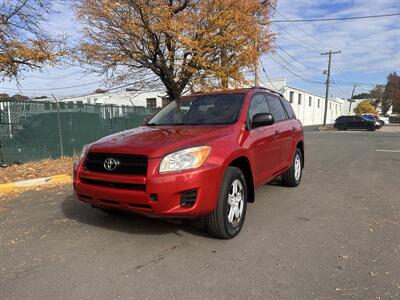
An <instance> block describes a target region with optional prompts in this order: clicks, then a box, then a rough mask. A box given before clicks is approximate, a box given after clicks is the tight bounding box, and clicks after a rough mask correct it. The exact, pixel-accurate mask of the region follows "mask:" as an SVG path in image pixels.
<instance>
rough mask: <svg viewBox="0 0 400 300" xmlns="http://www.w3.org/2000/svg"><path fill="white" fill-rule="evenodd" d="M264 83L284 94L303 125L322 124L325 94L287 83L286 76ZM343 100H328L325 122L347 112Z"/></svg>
mask: <svg viewBox="0 0 400 300" xmlns="http://www.w3.org/2000/svg"><path fill="white" fill-rule="evenodd" d="M266 83H267V87H268V88H270V89H273V90H276V91H279V92H280V93H282V94H283V95H284V96H285V98H286V99H287V100H288V101H289V102H290V104H291V105H292V107H293V110H294V112H295V113H296V116H297V118H298V119H299V120H300V121H301V122H302V123H303V125H318V124H323V122H324V110H325V96H320V95H316V94H314V93H311V92H307V91H304V90H302V89H299V88H296V87H293V86H290V85H288V84H287V82H286V78H279V79H272V80H270V81H268V82H266ZM345 102H347V100H344V99H340V98H330V99H329V100H328V111H327V117H326V122H327V124H332V123H334V122H335V120H336V118H337V117H339V116H341V115H343V114H348V112H347V111H344V103H345Z"/></svg>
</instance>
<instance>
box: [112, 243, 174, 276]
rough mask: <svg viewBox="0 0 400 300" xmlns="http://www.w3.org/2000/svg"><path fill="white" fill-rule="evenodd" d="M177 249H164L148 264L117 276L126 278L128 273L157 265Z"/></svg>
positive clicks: (140, 265) (137, 266)
mask: <svg viewBox="0 0 400 300" xmlns="http://www.w3.org/2000/svg"><path fill="white" fill-rule="evenodd" d="M176 248H177V246H176V245H174V246H172V247H169V248H167V249H164V250H162V251H160V253H159V254H158V255H157V256H155V257H154V258H152V259H150V260H148V261H147V262H145V263H143V264H139V265H136V266H135V267H133V268H130V269H128V270H126V271H124V272H121V273H118V274H117V276H125V275H127V274H128V273H131V272H133V271H137V270H139V269H142V268H144V267H147V266H149V265H151V264H154V263H157V262H159V261H160V260H163V259H164V258H165V257H166V256H167V255H168V254H170V253H171V252H172V251H174V250H175V249H176Z"/></svg>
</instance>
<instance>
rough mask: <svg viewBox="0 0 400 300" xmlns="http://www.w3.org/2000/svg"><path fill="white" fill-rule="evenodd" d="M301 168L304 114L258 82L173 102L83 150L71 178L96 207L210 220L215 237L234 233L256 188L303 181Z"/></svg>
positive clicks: (85, 199) (209, 227)
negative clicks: (298, 114)
mask: <svg viewBox="0 0 400 300" xmlns="http://www.w3.org/2000/svg"><path fill="white" fill-rule="evenodd" d="M303 167H304V142H303V128H302V125H301V123H300V121H299V120H297V119H296V117H295V114H294V113H293V110H292V108H291V106H290V104H289V103H288V102H287V101H286V100H285V99H284V98H283V96H282V95H281V94H279V93H277V92H274V91H272V90H269V89H265V88H259V87H256V88H250V89H237V90H229V91H223V92H207V93H198V94H193V95H189V96H184V97H181V98H179V99H177V100H175V101H172V102H170V103H169V104H168V105H166V106H165V107H164V108H162V109H161V110H159V111H158V112H157V113H156V114H155V115H153V116H152V117H151V118H150V119H149V120H148V121H147V122H145V124H144V125H143V126H141V127H138V128H135V129H131V130H127V131H123V132H120V133H117V134H113V135H110V136H108V137H105V138H102V139H100V140H98V141H97V142H94V143H92V144H90V145H89V146H87V147H84V149H83V151H82V155H81V158H80V159H79V161H77V162H76V163H75V165H74V180H73V181H74V190H75V194H76V196H77V198H78V199H79V200H81V201H83V202H87V203H90V204H91V205H92V206H93V207H97V208H101V209H103V210H105V211H112V210H118V209H123V210H128V211H132V212H135V213H141V214H145V215H152V216H158V217H168V218H189V219H197V218H204V219H205V226H206V228H207V230H208V232H209V233H210V234H211V235H213V236H216V237H218V238H225V239H229V238H233V237H234V236H236V235H237V234H238V233H239V232H240V230H241V229H242V226H243V222H244V220H245V215H246V207H247V203H249V202H254V200H255V199H254V198H255V196H254V189H255V188H256V187H259V186H262V185H264V184H266V183H267V182H269V181H272V180H274V179H275V178H277V177H281V182H282V184H283V185H285V186H290V187H295V186H297V185H299V183H300V180H301V176H302V169H303Z"/></svg>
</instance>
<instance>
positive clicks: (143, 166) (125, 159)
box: [85, 153, 147, 176]
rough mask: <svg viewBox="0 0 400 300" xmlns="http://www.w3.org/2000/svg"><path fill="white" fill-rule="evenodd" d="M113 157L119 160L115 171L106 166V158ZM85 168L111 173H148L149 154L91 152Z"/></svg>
mask: <svg viewBox="0 0 400 300" xmlns="http://www.w3.org/2000/svg"><path fill="white" fill-rule="evenodd" d="M108 158H112V159H114V160H117V161H118V162H119V164H118V166H117V167H116V168H115V170H113V171H108V170H106V169H105V168H104V162H105V160H106V159H108ZM85 169H86V170H89V171H93V172H100V173H109V174H129V175H144V176H146V174H147V156H144V155H131V154H112V153H89V154H88V155H87V157H86V160H85Z"/></svg>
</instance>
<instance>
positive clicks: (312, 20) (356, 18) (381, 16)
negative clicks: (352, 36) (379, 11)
mask: <svg viewBox="0 0 400 300" xmlns="http://www.w3.org/2000/svg"><path fill="white" fill-rule="evenodd" d="M394 16H400V13H395V14H385V15H371V16H356V17H339V18H318V19H287V20H272V21H271V23H300V22H325V21H346V20H360V19H372V18H385V17H394Z"/></svg>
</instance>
